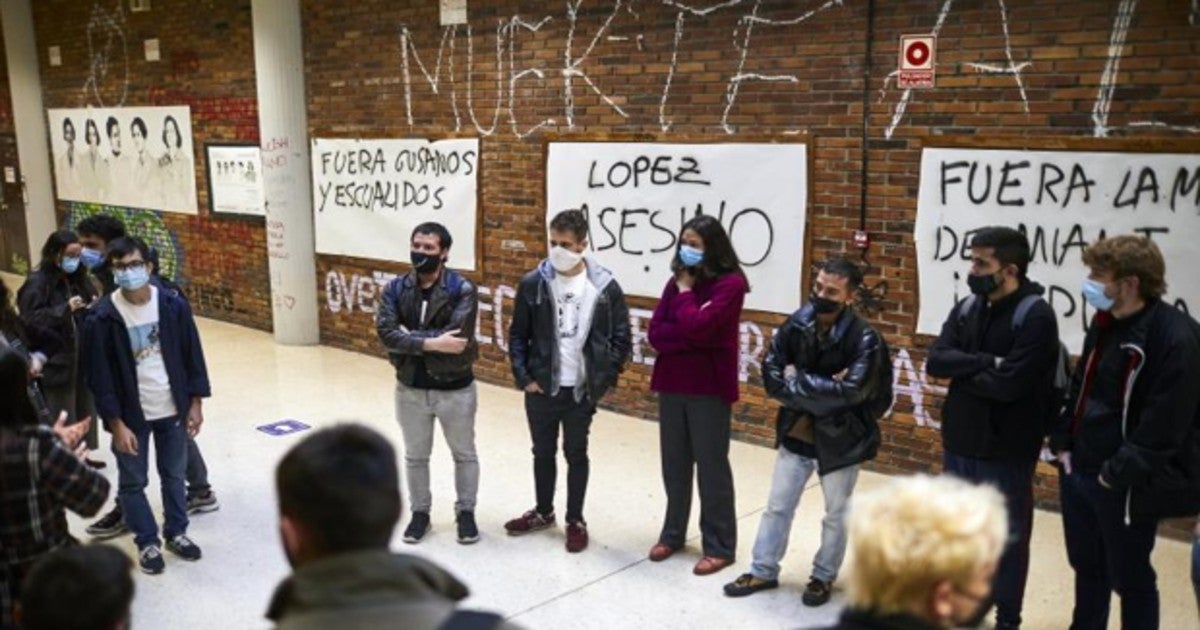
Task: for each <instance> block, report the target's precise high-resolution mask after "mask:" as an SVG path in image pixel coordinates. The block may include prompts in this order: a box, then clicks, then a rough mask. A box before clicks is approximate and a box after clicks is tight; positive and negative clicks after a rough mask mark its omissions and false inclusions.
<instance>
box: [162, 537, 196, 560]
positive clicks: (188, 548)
mask: <svg viewBox="0 0 1200 630" xmlns="http://www.w3.org/2000/svg"><path fill="white" fill-rule="evenodd" d="M167 551H170V552H171V553H173V554H175V555H177V556H179V557H180V558H183V559H184V560H187V561H189V562H195V561H196V560H199V559H200V547H198V546H197V545H196V543H194V542H192V539H191V538H188V537H187V536H185V535H183V534H180V535H178V536H176V537H174V538H172V539H170V540H168V541H167Z"/></svg>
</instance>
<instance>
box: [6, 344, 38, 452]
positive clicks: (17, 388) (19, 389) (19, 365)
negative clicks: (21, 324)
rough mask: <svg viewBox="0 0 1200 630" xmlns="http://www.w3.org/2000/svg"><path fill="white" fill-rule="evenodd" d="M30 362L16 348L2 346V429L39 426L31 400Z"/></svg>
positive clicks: (11, 429) (12, 429)
mask: <svg viewBox="0 0 1200 630" xmlns="http://www.w3.org/2000/svg"><path fill="white" fill-rule="evenodd" d="M28 387H29V361H27V360H26V359H25V356H24V355H23V354H21V353H20V352H18V351H17V350H16V349H15V348H12V347H10V346H6V345H0V396H2V398H0V400H3V401H4V404H3V405H0V429H7V430H10V431H16V430H17V429H20V428H21V427H24V426H28V425H31V424H37V421H38V415H37V410H35V409H34V408H33V403H32V402H30V400H29V389H28Z"/></svg>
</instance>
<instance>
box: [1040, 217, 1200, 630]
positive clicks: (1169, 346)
mask: <svg viewBox="0 0 1200 630" xmlns="http://www.w3.org/2000/svg"><path fill="white" fill-rule="evenodd" d="M1083 262H1084V264H1086V265H1087V266H1088V267H1089V268H1090V269H1091V275H1089V276H1088V278H1087V279H1086V280H1085V281H1084V286H1083V294H1084V297H1085V298H1086V299H1087V301H1088V302H1089V303H1090V304H1091V305H1092V306H1093V307H1094V308H1095V309H1096V310H1097V311H1098V312H1097V313H1096V314H1095V315H1094V316H1093V317H1092V324H1091V326H1090V327H1089V329H1088V334H1087V338H1086V339H1085V340H1084V346H1083V354H1082V355H1081V356H1080V359H1079V363H1078V364H1077V366H1076V369H1075V373H1074V375H1073V376H1072V379H1071V385H1070V388H1069V390H1068V398H1067V404H1066V405H1065V407H1064V410H1063V414H1062V418H1061V422H1060V423H1059V425H1058V427H1057V428H1056V429H1055V431H1054V432H1053V433H1052V435H1051V440H1050V447H1051V450H1053V451H1054V452H1055V453H1057V454H1058V460H1059V462H1060V464H1061V466H1062V470H1061V472H1062V474H1061V476H1060V478H1059V488H1060V492H1061V495H1062V513H1063V530H1064V533H1065V535H1066V542H1067V558H1068V559H1069V560H1070V562H1071V567H1072V568H1073V569H1074V570H1075V612H1074V616H1073V620H1072V623H1071V628H1073V629H1077V630H1089V629H1091V628H1107V627H1108V612H1109V601H1110V600H1111V591H1114V590H1115V591H1116V592H1117V594H1118V595H1119V596H1120V597H1121V627H1122V628H1125V629H1126V630H1129V629H1134V628H1158V619H1159V601H1158V587H1157V585H1156V583H1155V574H1154V568H1153V566H1151V564H1150V552H1151V550H1153V549H1154V542H1155V534H1156V531H1157V529H1158V521H1159V520H1160V519H1163V518H1170V517H1184V516H1188V517H1191V516H1195V515H1196V513H1197V512H1198V511H1200V386H1198V385H1200V324H1197V323H1196V321H1195V320H1193V319H1191V318H1190V317H1188V316H1187V315H1186V314H1185V313H1183V312H1182V311H1180V310H1178V309H1175V308H1173V307H1172V306H1171V305H1169V304H1166V303H1164V302H1163V301H1162V299H1161V298H1162V295H1163V293H1165V292H1166V281H1165V275H1166V265H1165V263H1164V262H1163V257H1162V253H1161V252H1160V251H1159V249H1158V247H1157V246H1156V245H1155V244H1154V243H1153V242H1152V241H1150V240H1149V239H1147V238H1143V237H1136V236H1116V237H1113V238H1110V239H1106V240H1103V241H1100V242H1098V243H1096V244H1094V245H1092V246H1091V247H1089V248H1087V249H1086V250H1085V251H1084V253H1083Z"/></svg>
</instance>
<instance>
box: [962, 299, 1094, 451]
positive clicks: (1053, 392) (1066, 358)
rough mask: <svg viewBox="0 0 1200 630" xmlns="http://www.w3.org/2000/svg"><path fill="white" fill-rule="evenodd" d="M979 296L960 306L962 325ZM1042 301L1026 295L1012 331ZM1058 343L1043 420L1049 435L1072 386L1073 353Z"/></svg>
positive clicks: (1017, 311)
mask: <svg viewBox="0 0 1200 630" xmlns="http://www.w3.org/2000/svg"><path fill="white" fill-rule="evenodd" d="M977 298H978V296H976V295H974V294H972V295H969V296H967V297H966V298H964V299H963V301H962V302H960V303H959V305H958V321H959V323H962V322H964V321H966V319H967V316H968V315H970V313H971V309H973V308H975V302H976V301H977ZM1041 300H1042V296H1040V295H1026V296H1025V297H1023V298H1021V301H1020V302H1018V303H1017V309H1016V311H1014V312H1013V317H1012V330H1013V332H1016V331H1018V330H1020V329H1021V326H1022V325H1024V324H1025V318H1026V317H1028V316H1029V311H1030V309H1032V308H1033V305H1034V304H1037V303H1038V302H1039V301H1041ZM1057 341H1058V359H1057V360H1056V361H1055V363H1054V368H1053V372H1052V374H1053V377H1052V378H1051V379H1050V393H1049V400H1048V401H1047V403H1048V407H1049V408H1048V409H1046V414H1045V417H1044V418H1043V419H1042V426H1043V430H1044V432H1045V433H1046V434H1049V429H1050V427H1051V425H1052V424H1053V423H1054V422H1055V420H1056V419H1057V417H1058V412H1059V409H1058V405H1059V404H1060V403H1061V401H1062V400H1063V399H1064V398H1066V396H1067V388H1068V387H1070V385H1071V351H1070V350H1067V345H1066V344H1064V343H1063V342H1062V340H1061V339H1059V340H1057Z"/></svg>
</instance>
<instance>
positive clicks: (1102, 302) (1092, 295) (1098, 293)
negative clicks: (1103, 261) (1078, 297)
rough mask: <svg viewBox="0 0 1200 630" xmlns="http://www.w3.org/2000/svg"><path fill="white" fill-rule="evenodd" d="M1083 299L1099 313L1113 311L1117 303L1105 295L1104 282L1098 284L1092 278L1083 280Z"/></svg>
mask: <svg viewBox="0 0 1200 630" xmlns="http://www.w3.org/2000/svg"><path fill="white" fill-rule="evenodd" d="M1083 298H1084V299H1085V300H1087V301H1088V304H1091V305H1092V307H1093V308H1095V309H1096V310H1098V311H1107V310H1110V309H1112V307H1113V303H1114V302H1115V301H1116V300H1114V299H1113V298H1110V297H1108V296H1107V295H1105V293H1104V283H1103V282H1097V281H1095V280H1092V279H1091V278H1085V279H1084V280H1083Z"/></svg>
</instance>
